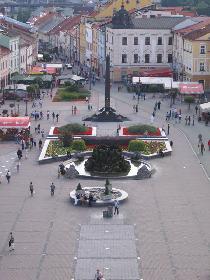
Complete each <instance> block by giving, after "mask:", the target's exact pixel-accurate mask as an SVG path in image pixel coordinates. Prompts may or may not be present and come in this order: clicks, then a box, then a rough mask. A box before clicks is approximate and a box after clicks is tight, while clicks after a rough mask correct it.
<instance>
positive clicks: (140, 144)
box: [128, 140, 145, 152]
mask: <svg viewBox="0 0 210 280" xmlns="http://www.w3.org/2000/svg"><path fill="white" fill-rule="evenodd" d="M144 150H145V143H144V141H142V140H131V141H130V142H129V145H128V151H129V152H143V151H144Z"/></svg>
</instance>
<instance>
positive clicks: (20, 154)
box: [17, 149, 23, 160]
mask: <svg viewBox="0 0 210 280" xmlns="http://www.w3.org/2000/svg"><path fill="white" fill-rule="evenodd" d="M17 156H18V159H19V160H21V158H22V156H23V153H22V151H21V149H18V151H17Z"/></svg>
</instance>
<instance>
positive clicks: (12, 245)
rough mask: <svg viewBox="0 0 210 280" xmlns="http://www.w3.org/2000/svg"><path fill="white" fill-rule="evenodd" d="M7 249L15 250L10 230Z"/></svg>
mask: <svg viewBox="0 0 210 280" xmlns="http://www.w3.org/2000/svg"><path fill="white" fill-rule="evenodd" d="M9 250H10V251H13V250H15V239H14V236H13V234H12V232H10V237H9Z"/></svg>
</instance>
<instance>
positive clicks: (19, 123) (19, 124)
mask: <svg viewBox="0 0 210 280" xmlns="http://www.w3.org/2000/svg"><path fill="white" fill-rule="evenodd" d="M29 126H30V118H29V117H0V129H1V128H28V127H29Z"/></svg>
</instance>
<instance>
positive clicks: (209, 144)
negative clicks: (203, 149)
mask: <svg viewBox="0 0 210 280" xmlns="http://www.w3.org/2000/svg"><path fill="white" fill-rule="evenodd" d="M208 147H209V151H210V139H209V141H208Z"/></svg>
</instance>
